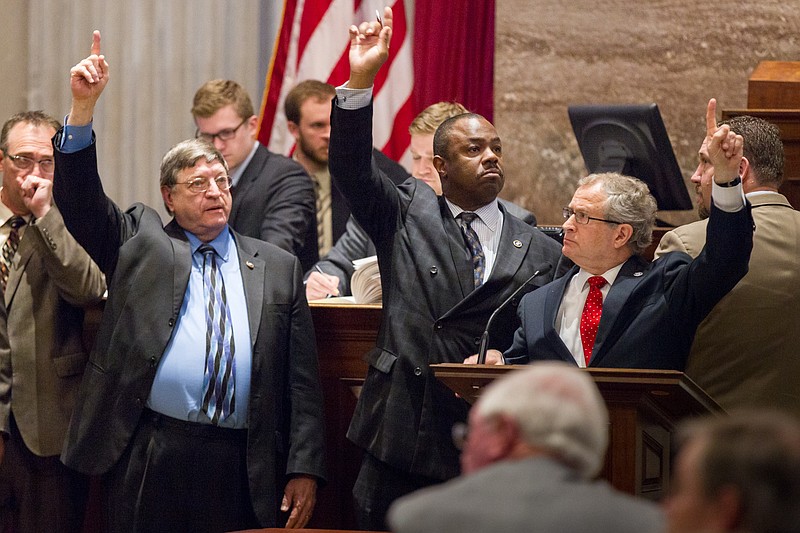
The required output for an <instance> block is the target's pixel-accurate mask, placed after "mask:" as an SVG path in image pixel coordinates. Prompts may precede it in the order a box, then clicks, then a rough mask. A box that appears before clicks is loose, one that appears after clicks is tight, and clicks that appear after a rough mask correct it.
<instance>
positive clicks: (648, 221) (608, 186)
mask: <svg viewBox="0 0 800 533" xmlns="http://www.w3.org/2000/svg"><path fill="white" fill-rule="evenodd" d="M595 183H600V184H601V185H602V186H603V191H604V192H605V193H606V196H607V197H608V199H607V200H606V205H605V213H604V215H603V218H607V219H609V220H614V221H616V222H620V223H623V224H629V225H630V226H631V227H632V228H633V235H631V239H630V241H628V245H629V246H630V247H631V251H632V252H633V253H634V255H639V254H641V253H642V252H644V251H645V250H646V249H647V247H648V246H650V243H651V242H652V240H653V226H654V225H655V223H656V211H657V210H658V207H657V205H656V199H655V198H653V195H652V194H650V189H649V188H648V187H647V184H645V183H644V182H643V181H641V180H638V179H636V178H631V177H630V176H623V175H622V174H617V173H616V172H606V173H602V174H590V175H588V176H586V177H585V178H582V179H581V180H580V181H579V182H578V186H579V187H583V186H585V185H589V186H590V185H594V184H595Z"/></svg>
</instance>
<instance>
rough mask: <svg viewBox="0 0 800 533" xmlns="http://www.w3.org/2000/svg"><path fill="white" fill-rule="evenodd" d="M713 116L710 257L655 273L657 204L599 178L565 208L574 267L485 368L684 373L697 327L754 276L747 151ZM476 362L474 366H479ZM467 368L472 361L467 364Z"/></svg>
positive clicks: (670, 258) (634, 185) (527, 301)
mask: <svg viewBox="0 0 800 533" xmlns="http://www.w3.org/2000/svg"><path fill="white" fill-rule="evenodd" d="M715 111H716V101H715V100H713V99H712V100H711V101H710V102H709V104H708V109H707V112H706V135H707V136H706V141H707V144H708V147H709V148H708V152H709V158H710V159H711V161H712V162H713V164H714V168H715V169H716V174H715V176H714V185H713V190H712V199H713V206H712V211H711V217H710V218H709V223H708V230H707V239H706V246H705V249H704V250H703V251H702V252H701V253H700V255H699V256H698V257H697V258H696V259H694V260H692V258H691V257H690V256H689V255H687V254H684V253H681V252H674V253H670V254H667V255H665V256H664V257H662V258H661V259H659V260H657V261H654V262H652V263H649V262H647V261H646V260H645V259H643V258H642V257H640V254H641V253H642V252H643V251H644V249H645V248H646V247H647V246H648V245H649V244H650V241H651V237H652V228H653V224H654V221H655V213H656V203H655V200H654V199H653V197H652V196H651V195H650V192H649V190H648V188H647V185H645V184H644V183H643V182H641V181H639V180H637V179H634V178H630V177H627V176H622V175H620V174H614V173H607V174H593V175H590V176H587V177H585V178H583V179H582V180H581V181H580V182H579V183H578V190H577V191H575V195H574V196H573V197H572V201H571V202H570V203H569V206H568V207H565V208H564V217H565V218H566V221H565V222H564V244H563V248H562V252H563V253H564V255H565V256H566V257H568V258H569V259H571V260H572V261H573V262H574V263H575V266H574V267H573V268H572V269H571V270H570V271H569V272H567V274H566V275H565V276H563V277H562V278H560V279H557V280H555V281H553V282H551V283H550V284H548V285H546V286H544V287H541V288H540V289H538V290H536V291H533V292H532V293H530V294H528V295H526V296H525V298H524V299H523V300H522V302H521V303H520V306H519V308H518V311H517V312H518V314H519V317H520V319H521V322H522V325H521V326H520V328H519V329H518V330H517V332H516V334H515V336H514V343H513V345H512V346H511V347H510V348H509V349H508V350H506V351H505V353H504V354H503V355H502V356H501V354H500V353H499V352H497V351H490V353H489V354H488V356H487V362H494V363H497V364H502V363H504V362H505V363H508V364H520V363H527V362H529V361H532V360H543V359H550V360H563V361H568V362H573V363H575V364H577V365H578V366H580V367H612V368H658V369H673V370H683V369H684V367H685V365H686V359H687V356H688V354H689V348H690V347H691V345H692V341H693V339H694V334H695V330H696V329H697V326H698V324H700V322H701V321H702V320H703V319H704V318H705V316H706V315H707V314H708V313H709V312H710V311H711V309H712V308H713V307H714V306H715V305H716V304H717V302H719V301H720V300H721V299H722V297H723V296H725V295H726V294H727V293H728V292H729V291H730V290H731V289H732V288H733V287H734V286H735V285H736V283H737V282H738V281H739V280H740V279H741V278H742V277H743V276H744V275H745V274H746V273H747V265H748V261H749V258H750V250H751V249H752V246H753V221H752V218H751V216H750V209H749V204H746V203H745V200H744V199H743V196H742V185H741V179H740V178H739V176H738V172H739V162H740V161H741V159H742V146H743V141H742V137H741V136H740V135H736V134H734V133H733V132H731V131H730V128H729V127H728V126H727V125H722V126H719V127H717V123H716V118H715ZM472 359H473V358H470V360H472ZM468 362H469V360H468Z"/></svg>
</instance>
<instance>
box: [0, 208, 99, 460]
mask: <svg viewBox="0 0 800 533" xmlns="http://www.w3.org/2000/svg"><path fill="white" fill-rule="evenodd" d="M105 289H106V284H105V279H104V278H103V273H102V272H100V269H99V268H98V267H97V265H96V264H94V262H93V261H92V260H91V258H90V257H89V255H88V254H87V253H86V251H84V249H83V248H81V247H80V245H79V244H78V243H77V242H75V239H73V238H72V236H71V235H70V234H69V232H68V231H67V229H66V228H65V227H64V221H63V219H62V218H61V213H60V212H59V211H58V209H57V208H56V207H55V206H53V207H52V208H51V209H50V211H49V212H48V213H47V214H46V215H45V216H43V217H42V218H40V219H38V220H36V221H35V222H34V223H33V224H31V225H29V226H27V227H26V228H25V232H24V234H23V236H22V240H21V241H20V243H19V248H18V249H17V253H16V255H15V257H14V264H13V266H12V268H11V272H10V273H9V276H8V286H7V287H6V292H5V294H4V298H5V305H6V308H7V309H8V337H9V342H10V344H11V367H12V369H13V372H14V378H13V382H12V386H11V392H12V398H13V403H12V405H11V411H12V412H13V413H14V418H15V420H16V422H17V427H19V431H20V434H21V435H22V439H23V440H24V441H25V445H26V446H27V447H28V449H29V450H30V451H31V452H33V453H34V454H36V455H39V456H53V455H60V454H61V447H62V445H63V443H64V437H65V436H66V434H67V426H68V425H69V419H70V415H71V414H72V409H73V406H74V405H75V397H76V396H77V393H78V386H79V385H80V380H81V376H82V375H83V370H84V368H85V367H86V362H87V361H88V360H89V354H88V349H87V348H86V347H84V343H83V315H84V311H83V307H84V306H86V305H89V304H92V303H96V302H99V301H100V299H101V297H102V296H103V293H104V292H105ZM0 401H2V400H0ZM5 426H6V423H5V422H3V423H0V427H5Z"/></svg>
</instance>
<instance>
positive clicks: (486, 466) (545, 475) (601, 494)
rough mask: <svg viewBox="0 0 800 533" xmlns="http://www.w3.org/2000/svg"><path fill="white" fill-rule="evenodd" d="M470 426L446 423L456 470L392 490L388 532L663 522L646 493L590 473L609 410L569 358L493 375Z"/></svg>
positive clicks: (604, 532)
mask: <svg viewBox="0 0 800 533" xmlns="http://www.w3.org/2000/svg"><path fill="white" fill-rule="evenodd" d="M468 427H469V431H466V429H467V426H459V429H458V430H457V431H454V438H458V440H459V442H462V441H463V451H462V452H461V465H462V470H463V474H462V476H460V477H459V478H457V479H454V480H452V481H449V482H447V483H445V484H442V485H438V486H436V487H430V488H426V489H423V490H420V491H418V492H416V493H414V494H410V495H408V496H405V497H403V498H401V499H399V500H397V502H396V503H395V504H394V505H393V506H392V508H391V510H390V512H389V523H390V524H391V526H392V531H393V532H394V533H461V532H464V531H469V532H470V533H495V532H519V531H557V532H561V531H563V532H569V533H647V532H650V533H658V532H661V531H663V526H664V518H663V516H662V514H661V512H660V511H659V509H658V507H657V506H656V505H655V504H654V503H652V502H649V501H647V500H644V499H639V498H635V497H634V496H631V495H630V494H624V493H621V492H619V491H617V490H615V489H614V488H612V487H611V486H610V485H609V484H608V482H607V481H605V480H602V481H597V480H593V478H594V477H595V476H596V475H597V473H598V472H599V470H600V468H601V467H602V466H603V463H604V462H605V457H606V448H607V447H608V428H609V423H608V410H607V409H606V406H605V403H604V402H603V397H602V396H600V391H599V390H597V385H595V384H594V381H593V380H592V378H591V376H589V375H588V374H587V373H585V372H581V371H580V370H578V369H577V368H575V367H574V366H568V365H566V364H563V363H552V362H540V363H534V364H532V365H530V366H528V367H525V368H524V369H520V370H519V371H517V372H511V373H509V374H507V375H506V376H504V377H502V378H500V379H498V380H497V381H495V382H494V383H492V384H491V385H490V386H489V387H487V388H486V390H484V391H482V392H481V397H480V399H479V400H478V402H477V403H476V404H475V405H474V406H473V408H472V409H471V410H470V413H469V426H468ZM461 430H465V431H461ZM497 500H501V502H499V503H498V501H497Z"/></svg>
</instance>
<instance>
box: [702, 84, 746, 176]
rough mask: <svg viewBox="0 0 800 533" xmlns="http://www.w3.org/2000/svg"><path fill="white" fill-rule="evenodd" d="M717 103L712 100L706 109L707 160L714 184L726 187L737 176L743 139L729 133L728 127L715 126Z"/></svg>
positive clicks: (742, 150) (724, 125)
mask: <svg viewBox="0 0 800 533" xmlns="http://www.w3.org/2000/svg"><path fill="white" fill-rule="evenodd" d="M716 114H717V101H716V100H715V99H714V98H712V99H711V100H709V101H708V107H707V108H706V140H707V141H708V158H709V159H710V160H711V164H712V165H714V182H715V183H716V184H717V185H727V184H729V183H730V182H732V181H733V180H734V179H736V177H737V176H738V175H739V166H740V165H741V162H742V154H743V152H744V139H743V138H742V136H741V135H736V134H735V133H734V132H732V131H731V128H730V126H728V125H727V124H723V125H722V126H717V115H716Z"/></svg>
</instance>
